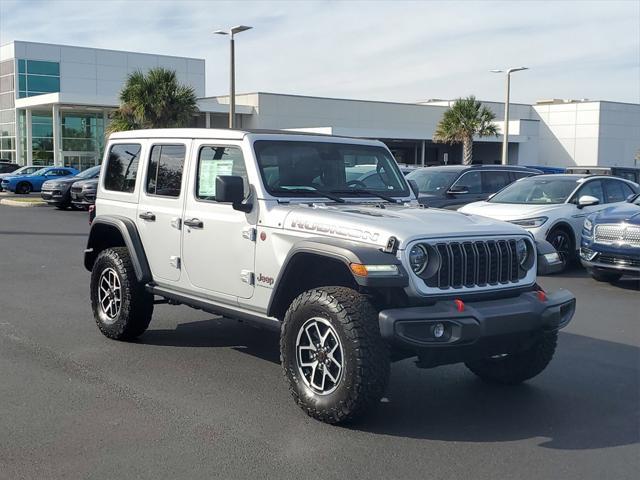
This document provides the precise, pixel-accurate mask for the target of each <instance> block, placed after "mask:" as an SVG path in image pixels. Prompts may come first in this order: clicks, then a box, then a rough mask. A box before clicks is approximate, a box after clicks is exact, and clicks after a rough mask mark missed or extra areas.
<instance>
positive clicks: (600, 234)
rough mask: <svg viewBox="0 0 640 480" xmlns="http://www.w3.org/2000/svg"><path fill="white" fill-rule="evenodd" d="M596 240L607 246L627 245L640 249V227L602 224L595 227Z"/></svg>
mask: <svg viewBox="0 0 640 480" xmlns="http://www.w3.org/2000/svg"><path fill="white" fill-rule="evenodd" d="M594 235H595V237H594V240H595V242H597V243H602V244H605V245H613V244H627V245H631V246H634V247H640V227H638V226H635V225H625V224H623V223H620V224H600V225H596V227H595V234H594Z"/></svg>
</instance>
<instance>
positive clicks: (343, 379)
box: [280, 287, 390, 423]
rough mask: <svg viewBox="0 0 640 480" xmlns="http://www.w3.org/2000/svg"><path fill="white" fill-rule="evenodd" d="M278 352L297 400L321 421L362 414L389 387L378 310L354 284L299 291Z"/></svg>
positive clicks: (335, 421)
mask: <svg viewBox="0 0 640 480" xmlns="http://www.w3.org/2000/svg"><path fill="white" fill-rule="evenodd" d="M280 352H281V353H280V355H281V360H282V368H283V370H284V374H285V377H286V378H287V380H288V382H289V390H290V391H291V395H292V396H293V398H294V400H295V401H296V403H297V404H298V405H299V406H300V407H301V408H302V409H303V410H304V411H305V412H306V413H307V414H308V415H310V416H311V417H314V418H316V419H318V420H321V421H323V422H326V423H341V422H345V421H350V420H354V419H356V418H358V417H359V416H361V415H363V414H365V413H366V412H367V411H368V410H369V409H371V408H372V407H374V406H376V405H377V403H378V402H379V400H380V398H381V397H382V395H383V394H384V391H385V389H386V386H387V382H388V378H389V368H390V364H389V356H388V351H387V347H386V345H385V344H384V342H383V340H382V338H381V337H380V331H379V328H378V322H377V313H376V310H375V309H374V308H373V306H372V305H371V303H370V302H369V301H368V300H367V298H366V297H364V296H362V295H360V294H359V293H358V292H356V291H354V290H352V289H349V288H344V287H324V288H319V289H315V290H309V291H307V292H304V293H302V294H301V295H300V296H298V297H297V298H296V299H295V300H294V301H293V303H292V304H291V306H290V307H289V309H288V311H287V313H286V315H285V320H284V323H283V326H282V332H281V337H280Z"/></svg>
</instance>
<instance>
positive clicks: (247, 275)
mask: <svg viewBox="0 0 640 480" xmlns="http://www.w3.org/2000/svg"><path fill="white" fill-rule="evenodd" d="M240 279H241V280H242V282H243V283H248V284H249V285H253V284H254V283H255V276H254V274H253V272H252V271H251V270H240Z"/></svg>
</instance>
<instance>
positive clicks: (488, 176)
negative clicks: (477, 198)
mask: <svg viewBox="0 0 640 480" xmlns="http://www.w3.org/2000/svg"><path fill="white" fill-rule="evenodd" d="M480 175H481V177H482V194H483V200H484V199H486V198H489V196H490V195H493V194H494V193H496V192H497V191H499V190H502V189H503V188H504V187H506V186H507V185H509V184H510V183H511V182H512V181H513V177H512V176H511V172H509V171H507V170H487V171H483V172H480Z"/></svg>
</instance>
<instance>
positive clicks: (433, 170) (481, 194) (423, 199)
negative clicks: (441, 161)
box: [407, 165, 542, 209]
mask: <svg viewBox="0 0 640 480" xmlns="http://www.w3.org/2000/svg"><path fill="white" fill-rule="evenodd" d="M540 173H542V172H540V171H539V170H535V169H533V168H527V167H516V166H503V165H471V166H467V165H449V166H440V167H427V168H419V169H417V170H414V171H413V172H411V173H410V174H408V175H407V180H413V181H415V182H416V184H417V185H418V190H419V192H420V194H419V195H418V201H419V202H420V203H421V204H423V205H427V206H429V207H436V208H451V209H455V208H458V207H461V206H463V205H466V204H467V203H471V202H477V201H480V200H486V199H487V198H489V196H490V195H492V194H494V193H496V192H497V191H498V190H502V189H503V188H504V187H506V186H507V185H509V184H510V183H512V182H515V181H516V180H518V179H519V178H523V177H530V176H532V175H538V174H540Z"/></svg>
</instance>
